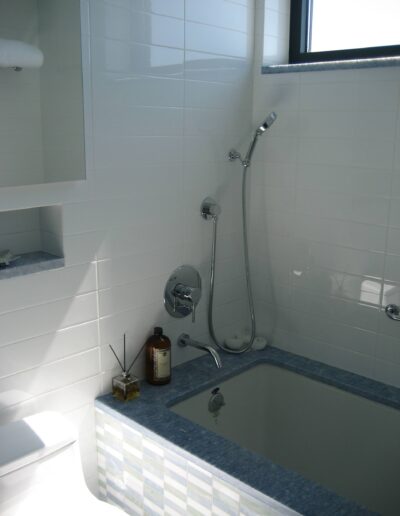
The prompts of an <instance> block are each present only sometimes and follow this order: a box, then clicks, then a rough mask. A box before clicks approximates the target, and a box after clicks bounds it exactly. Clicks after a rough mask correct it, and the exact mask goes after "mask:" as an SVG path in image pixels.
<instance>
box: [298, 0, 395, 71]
mask: <svg viewBox="0 0 400 516" xmlns="http://www.w3.org/2000/svg"><path fill="white" fill-rule="evenodd" d="M399 20H400V2H399V0H379V1H377V0H291V14H290V46H289V63H312V62H317V61H341V60H346V59H363V58H376V57H389V56H400V31H399V28H398V24H399Z"/></svg>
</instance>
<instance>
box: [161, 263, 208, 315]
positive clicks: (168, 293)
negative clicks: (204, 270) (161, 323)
mask: <svg viewBox="0 0 400 516" xmlns="http://www.w3.org/2000/svg"><path fill="white" fill-rule="evenodd" d="M200 298H201V278H200V274H199V273H198V272H197V271H196V269H194V268H193V267H191V266H190V265H182V266H181V267H178V268H177V269H175V270H174V272H173V273H172V274H171V276H170V277H169V280H168V281H167V284H166V285H165V290H164V305H165V309H166V310H167V312H168V313H169V315H172V317H176V318H182V317H187V316H188V315H189V314H192V322H195V320H196V306H197V305H198V303H199V301H200Z"/></svg>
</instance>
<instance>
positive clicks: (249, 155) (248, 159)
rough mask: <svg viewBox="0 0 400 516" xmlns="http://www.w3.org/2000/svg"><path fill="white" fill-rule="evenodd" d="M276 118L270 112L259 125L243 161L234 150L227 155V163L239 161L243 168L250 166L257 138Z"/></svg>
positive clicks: (275, 115) (274, 114)
mask: <svg viewBox="0 0 400 516" xmlns="http://www.w3.org/2000/svg"><path fill="white" fill-rule="evenodd" d="M277 118H278V116H277V114H276V113H274V112H273V111H272V113H270V114H269V115H268V116H267V118H266V119H265V120H264V122H263V123H262V124H261V125H259V126H258V127H257V129H256V131H255V133H254V136H253V139H252V141H251V143H250V145H249V148H248V150H247V152H246V156H245V158H244V159H242V155H241V154H240V152H238V151H237V150H236V149H231V150H230V151H229V154H228V159H229V161H235V160H237V159H238V160H239V161H240V163H241V164H242V167H243V168H248V167H249V166H250V164H251V158H252V156H253V152H254V149H255V148H256V144H257V140H258V137H259V136H261V135H262V134H264V133H265V131H266V130H267V129H269V128H270V127H271V125H272V124H273V123H274V122H275V120H276V119H277Z"/></svg>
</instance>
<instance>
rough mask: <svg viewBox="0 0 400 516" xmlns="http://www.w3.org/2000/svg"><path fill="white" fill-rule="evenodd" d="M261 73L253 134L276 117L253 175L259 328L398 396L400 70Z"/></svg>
mask: <svg viewBox="0 0 400 516" xmlns="http://www.w3.org/2000/svg"><path fill="white" fill-rule="evenodd" d="M255 73H256V75H255V95H254V109H253V116H254V122H255V123H256V121H259V120H262V119H263V117H265V115H266V113H267V112H268V111H271V110H274V111H276V112H277V114H278V120H277V122H276V123H275V124H274V126H273V127H272V128H271V130H270V131H269V132H268V134H267V136H266V137H265V138H263V140H262V143H261V142H260V143H261V145H260V147H259V149H258V150H257V152H256V155H255V160H256V162H257V163H255V166H254V167H253V170H252V174H253V176H252V181H253V183H252V187H253V190H252V200H251V206H252V217H253V219H252V229H253V234H252V244H251V245H252V246H253V252H252V254H253V261H254V275H255V280H256V283H257V292H256V294H257V311H258V321H259V328H260V330H264V331H268V332H269V333H270V334H271V336H272V342H273V343H274V344H275V345H277V346H280V347H282V348H285V349H288V350H291V351H293V352H296V353H300V354H303V355H306V356H309V357H311V358H315V359H317V360H321V361H324V362H327V363H330V364H333V365H335V366H339V367H342V368H344V369H347V370H350V371H354V372H356V373H360V374H363V375H366V376H369V377H372V378H375V379H377V380H382V381H384V382H387V383H390V384H393V385H396V386H400V324H399V323H395V322H393V321H391V320H389V319H388V318H387V317H386V315H385V314H384V313H383V311H382V309H383V308H384V306H385V305H386V304H388V303H399V302H400V273H399V271H400V247H399V243H398V242H399V236H400V233H399V230H398V228H399V227H400V222H399V220H400V209H399V206H400V188H399V186H400V159H399V156H400V140H399V135H400V132H399V129H400V125H399V100H400V69H399V68H397V67H394V68H375V69H364V70H362V69H360V70H336V71H319V72H303V73H289V74H277V75H264V76H261V74H260V72H259V69H258V70H257V69H256V72H255Z"/></svg>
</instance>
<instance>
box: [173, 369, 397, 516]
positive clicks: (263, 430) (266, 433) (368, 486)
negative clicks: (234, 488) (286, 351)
mask: <svg viewBox="0 0 400 516" xmlns="http://www.w3.org/2000/svg"><path fill="white" fill-rule="evenodd" d="M218 387H219V392H218V393H217V394H219V395H222V396H223V399H224V402H225V404H224V405H222V406H221V407H220V408H219V409H218V405H219V403H218V398H216V397H215V396H216V394H213V392H215V388H212V389H207V390H205V391H203V392H201V393H199V394H197V395H195V396H193V397H191V398H189V399H187V400H185V401H182V402H180V403H178V404H176V405H175V406H173V407H172V410H173V411H174V412H175V413H176V414H179V415H181V416H183V417H185V418H188V419H189V420H191V421H193V422H194V423H197V424H199V425H201V426H202V427H204V428H207V429H208V430H210V431H212V432H215V433H216V434H218V435H221V436H223V437H225V438H226V439H230V440H231V441H233V442H235V443H237V444H239V445H240V446H243V447H245V448H247V449H249V450H252V451H253V452H255V453H257V454H259V455H261V456H263V457H265V458H267V459H270V460H272V461H273V462H274V463H276V464H279V465H281V466H283V467H285V468H288V469H290V470H293V471H296V472H298V473H300V474H301V475H303V476H304V477H306V478H309V479H311V480H313V481H315V482H318V483H320V484H322V485H323V486H326V487H328V488H330V489H332V490H333V491H335V492H336V493H338V494H340V495H342V496H344V497H346V498H348V499H350V500H354V501H356V502H358V503H359V504H361V505H363V506H365V507H368V508H369V509H371V510H373V511H376V512H379V513H381V514H385V515H392V516H396V515H397V516H398V515H399V514H400V484H399V482H400V411H399V410H396V409H394V408H391V407H387V406H385V405H382V404H380V403H376V402H374V401H371V400H368V399H366V398H362V397H360V396H357V395H355V394H351V393H349V392H346V391H343V390H341V389H338V388H337V387H333V386H331V385H326V384H323V383H321V382H318V381H316V380H312V379H310V378H307V377H304V376H302V375H300V374H296V373H293V372H291V371H288V370H285V369H283V368H280V367H276V366H272V365H270V364H260V365H257V366H255V367H253V368H251V369H249V370H247V371H245V372H243V373H241V374H239V375H237V376H235V377H234V378H231V379H229V380H226V381H224V382H222V383H220V384H218ZM213 399H216V400H217V403H216V404H214V405H215V406H213ZM209 405H210V406H209Z"/></svg>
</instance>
